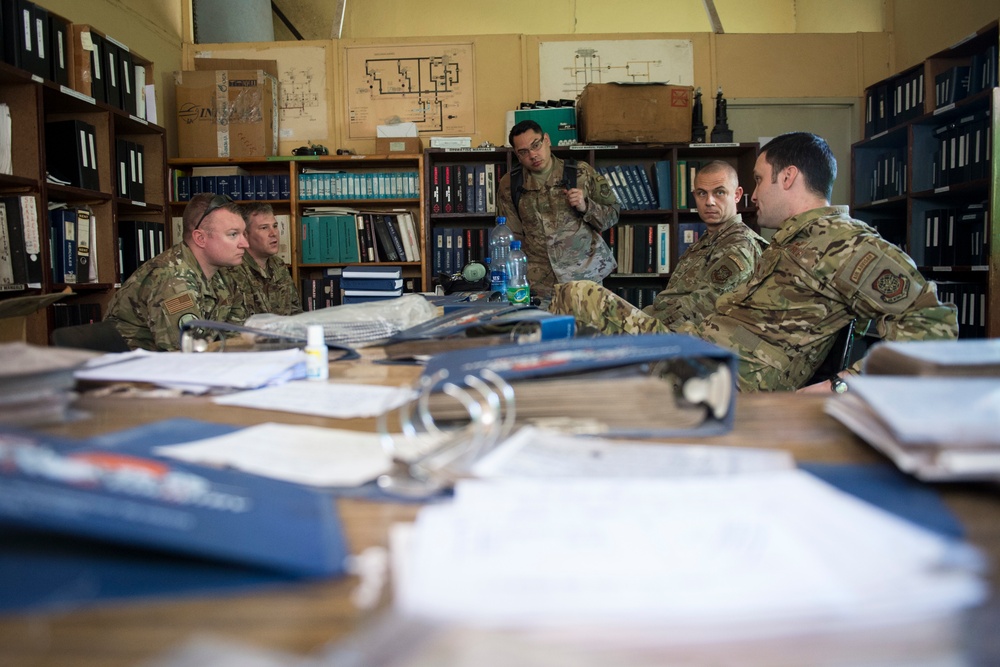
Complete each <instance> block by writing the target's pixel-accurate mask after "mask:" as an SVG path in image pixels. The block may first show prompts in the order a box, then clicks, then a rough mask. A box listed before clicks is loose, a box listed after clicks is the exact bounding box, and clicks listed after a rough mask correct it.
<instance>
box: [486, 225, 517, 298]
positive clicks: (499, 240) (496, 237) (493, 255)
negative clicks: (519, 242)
mask: <svg viewBox="0 0 1000 667" xmlns="http://www.w3.org/2000/svg"><path fill="white" fill-rule="evenodd" d="M513 240H514V233H513V232H512V231H510V227H508V226H507V218H505V217H503V216H500V217H499V218H497V224H496V227H494V228H493V229H491V230H490V290H491V291H493V292H500V293H501V294H507V272H506V268H507V256H508V255H509V254H510V243H511V241H513Z"/></svg>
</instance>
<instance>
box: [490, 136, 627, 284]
mask: <svg viewBox="0 0 1000 667" xmlns="http://www.w3.org/2000/svg"><path fill="white" fill-rule="evenodd" d="M508 139H509V140H510V145H511V146H513V147H514V154H515V155H516V156H517V160H518V162H519V163H520V169H521V170H522V177H521V178H519V179H516V180H519V181H520V186H519V190H520V192H519V193H516V194H517V197H518V203H517V206H516V207H515V205H514V195H515V193H512V192H511V174H506V175H505V176H504V177H503V178H502V179H501V180H500V184H499V187H498V188H497V189H498V192H499V197H498V206H497V208H498V212H497V215H501V216H505V217H506V218H507V225H508V226H509V227H510V230H511V232H513V234H514V238H516V239H519V240H520V241H521V249H522V250H524V252H525V254H526V255H527V256H528V283H529V284H530V285H531V293H532V295H537V296H540V297H542V298H543V299H547V298H549V297H551V296H552V289H553V287H554V286H555V285H556V283H564V282H567V281H571V280H592V281H594V282H596V283H600V282H601V281H602V280H604V278H605V277H606V276H607V275H608V274H609V273H611V272H612V271H614V269H615V267H617V263H616V262H615V257H614V253H613V252H612V251H611V248H609V247H608V245H607V244H606V243H605V242H604V239H603V238H601V232H603V231H604V230H606V229H610V228H611V227H613V226H614V225H615V224H616V223H617V222H618V213H619V211H620V210H621V206H620V205H619V203H618V200H617V199H616V198H615V195H614V193H613V192H612V191H611V186H610V185H609V184H608V182H607V181H606V180H605V179H604V177H603V176H601V175H600V174H598V173H597V172H596V171H594V168H593V167H591V166H590V165H589V164H587V163H586V162H582V161H581V162H576V173H575V178H573V175H567V174H566V170H567V166H566V164H565V163H564V161H563V160H560V159H559V158H557V157H555V156H553V155H552V145H551V141H550V139H549V135H547V134H545V132H543V131H542V128H541V126H540V125H539V124H538V123H536V122H535V121H533V120H524V121H521V122H520V123H518V124H517V125H515V126H514V127H513V128H511V130H510V136H509V137H508Z"/></svg>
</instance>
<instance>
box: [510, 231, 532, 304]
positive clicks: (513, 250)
mask: <svg viewBox="0 0 1000 667" xmlns="http://www.w3.org/2000/svg"><path fill="white" fill-rule="evenodd" d="M507 300H508V301H510V302H511V303H512V304H514V305H517V306H527V305H528V304H529V303H531V288H530V287H529V286H528V256H527V255H525V254H524V251H523V250H521V242H520V241H511V243H510V255H509V256H508V257H507Z"/></svg>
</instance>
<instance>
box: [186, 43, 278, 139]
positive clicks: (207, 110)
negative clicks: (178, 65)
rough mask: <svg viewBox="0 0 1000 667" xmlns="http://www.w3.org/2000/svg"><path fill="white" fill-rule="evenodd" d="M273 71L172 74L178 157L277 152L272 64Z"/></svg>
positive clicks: (275, 82)
mask: <svg viewBox="0 0 1000 667" xmlns="http://www.w3.org/2000/svg"><path fill="white" fill-rule="evenodd" d="M251 62H257V61H251ZM271 62H274V61H271ZM274 72H275V74H272V73H270V72H268V71H266V70H265V69H261V68H255V69H216V70H196V71H184V72H174V83H175V85H176V93H177V152H178V155H179V157H194V158H213V157H265V156H271V155H277V154H278V77H277V75H276V72H277V67H276V66H275V68H274Z"/></svg>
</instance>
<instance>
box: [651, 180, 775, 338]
mask: <svg viewBox="0 0 1000 667" xmlns="http://www.w3.org/2000/svg"><path fill="white" fill-rule="evenodd" d="M742 196H743V188H741V187H740V185H739V176H738V175H737V174H736V169H734V168H733V166H732V165H731V164H729V163H728V162H722V161H719V160H716V161H713V162H709V163H708V164H705V165H703V166H702V167H701V168H700V169H699V170H698V173H697V175H696V176H695V177H694V199H695V204H696V205H697V207H698V216H699V217H700V218H701V219H702V221H703V222H704V223H705V227H706V228H707V231H706V233H705V234H703V235H702V237H701V238H700V239H698V240H697V241H696V242H695V243H693V244H692V245H691V246H690V247H689V248H688V249H687V251H686V252H685V253H684V254H683V255H682V256H681V258H680V259H679V260H678V261H677V266H676V267H675V268H674V270H673V271H672V272H671V273H670V280H669V281H668V282H667V286H666V288H665V289H664V290H663V291H662V292H660V293H659V294H657V295H656V298H655V299H654V300H653V303H652V304H650V305H648V306H646V307H645V308H643V309H642V310H643V312H644V313H646V314H647V315H652V316H653V317H655V318H656V319H658V320H660V322H662V323H663V324H664V325H665V326H667V327H670V326H672V325H674V324H678V323H680V322H685V321H687V322H692V323H694V324H697V323H698V322H701V321H702V320H703V319H704V318H705V316H706V315H708V314H709V313H714V312H715V300H716V299H718V298H719V296H720V295H722V294H725V293H727V292H732V291H733V290H734V289H735V288H736V287H738V286H739V285H742V284H743V283H745V282H746V281H747V280H749V279H750V275H751V274H752V273H753V269H754V266H756V264H757V259H758V258H759V257H760V253H761V251H762V250H763V249H764V247H765V246H766V245H767V241H765V240H764V239H763V238H761V236H760V235H759V234H757V233H756V232H755V231H753V230H752V229H750V228H749V227H747V226H746V225H745V224H743V218H742V216H740V215H739V214H738V213H737V212H736V204H737V202H739V200H740V197H742Z"/></svg>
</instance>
